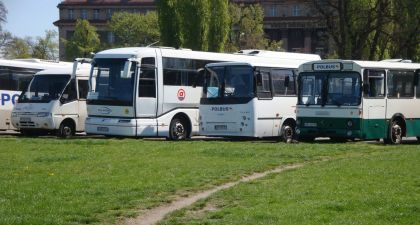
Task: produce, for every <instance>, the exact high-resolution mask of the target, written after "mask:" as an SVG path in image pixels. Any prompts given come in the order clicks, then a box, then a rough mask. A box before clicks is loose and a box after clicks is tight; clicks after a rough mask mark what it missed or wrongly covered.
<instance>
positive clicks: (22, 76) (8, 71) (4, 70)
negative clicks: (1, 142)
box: [0, 59, 72, 130]
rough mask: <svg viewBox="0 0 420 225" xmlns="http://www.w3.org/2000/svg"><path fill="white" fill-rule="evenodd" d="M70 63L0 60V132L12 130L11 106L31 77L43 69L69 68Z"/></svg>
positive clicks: (36, 60) (38, 60)
mask: <svg viewBox="0 0 420 225" xmlns="http://www.w3.org/2000/svg"><path fill="white" fill-rule="evenodd" d="M71 66H72V63H68V62H52V61H44V60H40V59H20V60H6V59H0V130H14V129H16V128H15V127H13V125H12V123H11V117H10V115H11V113H12V109H13V105H14V104H15V103H16V101H17V99H18V98H19V95H20V93H21V91H22V90H23V89H24V88H25V87H27V85H28V84H29V82H30V81H31V79H32V77H33V75H34V74H35V73H37V72H39V71H41V70H44V69H53V68H71Z"/></svg>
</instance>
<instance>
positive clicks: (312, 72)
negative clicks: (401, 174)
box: [297, 60, 420, 144]
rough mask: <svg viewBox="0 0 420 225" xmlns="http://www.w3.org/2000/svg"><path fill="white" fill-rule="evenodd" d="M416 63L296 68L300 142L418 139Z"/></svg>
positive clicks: (350, 63) (419, 117) (419, 106)
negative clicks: (316, 140) (316, 139)
mask: <svg viewBox="0 0 420 225" xmlns="http://www.w3.org/2000/svg"><path fill="white" fill-rule="evenodd" d="M419 70H420V64H418V63H404V62H392V61H381V62H370V61H350V60H323V61H317V62H310V63H306V64H303V65H302V66H300V68H299V71H300V73H299V79H298V87H299V91H298V93H299V95H298V105H297V122H298V129H297V133H298V134H299V137H300V139H302V140H313V139H314V138H316V137H330V138H332V139H336V140H340V141H344V140H347V139H363V140H369V139H384V141H385V142H386V143H393V144H399V143H401V140H402V138H403V137H417V138H419V137H420V83H419Z"/></svg>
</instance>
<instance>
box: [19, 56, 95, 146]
mask: <svg viewBox="0 0 420 225" xmlns="http://www.w3.org/2000/svg"><path fill="white" fill-rule="evenodd" d="M90 68H91V65H90V64H89V63H87V64H81V65H79V64H78V63H77V62H75V63H74V67H73V68H71V67H70V68H67V69H47V70H43V71H40V72H38V73H36V74H35V76H34V77H33V79H32V80H31V82H30V84H29V85H28V87H27V89H24V90H23V92H22V94H21V95H20V96H19V99H18V102H17V104H16V105H15V107H14V109H13V111H12V124H13V126H14V127H16V128H18V129H19V130H20V132H21V133H22V134H23V135H36V134H42V133H47V132H53V133H56V134H57V136H59V137H63V138H68V137H71V136H73V135H74V134H75V132H83V131H84V127H85V119H86V116H87V112H86V96H87V93H88V91H89V85H88V79H89V73H90Z"/></svg>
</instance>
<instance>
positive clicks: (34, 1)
mask: <svg viewBox="0 0 420 225" xmlns="http://www.w3.org/2000/svg"><path fill="white" fill-rule="evenodd" d="M0 1H3V3H4V5H5V6H6V9H7V11H8V13H7V21H6V23H4V24H2V27H3V30H7V31H9V32H11V33H12V34H13V35H14V36H18V37H21V38H23V37H26V36H30V37H37V36H44V34H45V31H46V30H56V31H58V29H57V27H56V26H54V24H53V22H55V21H57V20H58V8H57V5H58V4H59V3H60V2H61V0H0Z"/></svg>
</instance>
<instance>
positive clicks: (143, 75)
mask: <svg viewBox="0 0 420 225" xmlns="http://www.w3.org/2000/svg"><path fill="white" fill-rule="evenodd" d="M139 97H148V98H156V79H155V58H153V57H149V58H143V59H142V60H141V71H140V77H139Z"/></svg>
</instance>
